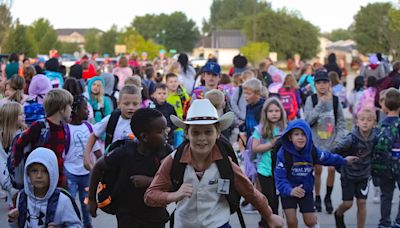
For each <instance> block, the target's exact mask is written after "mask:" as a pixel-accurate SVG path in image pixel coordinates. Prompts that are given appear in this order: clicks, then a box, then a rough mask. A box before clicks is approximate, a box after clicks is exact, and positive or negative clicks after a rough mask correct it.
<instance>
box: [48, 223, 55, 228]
mask: <svg viewBox="0 0 400 228" xmlns="http://www.w3.org/2000/svg"><path fill="white" fill-rule="evenodd" d="M56 227H57V225H56V224H55V223H54V222H51V223H49V225H48V226H47V228H56Z"/></svg>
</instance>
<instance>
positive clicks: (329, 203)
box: [324, 197, 333, 214]
mask: <svg viewBox="0 0 400 228" xmlns="http://www.w3.org/2000/svg"><path fill="white" fill-rule="evenodd" d="M324 203H325V209H326V212H328V214H332V212H333V206H332V200H331V198H327V197H325V199H324Z"/></svg>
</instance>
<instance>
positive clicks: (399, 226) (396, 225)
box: [392, 222, 400, 228]
mask: <svg viewBox="0 0 400 228" xmlns="http://www.w3.org/2000/svg"><path fill="white" fill-rule="evenodd" d="M392 228H400V224H398V223H397V222H396V223H394V224H393V226H392Z"/></svg>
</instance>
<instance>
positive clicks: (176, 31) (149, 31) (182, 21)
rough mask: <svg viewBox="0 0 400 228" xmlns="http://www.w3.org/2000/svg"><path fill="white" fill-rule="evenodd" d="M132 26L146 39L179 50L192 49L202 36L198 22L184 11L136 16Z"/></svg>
mask: <svg viewBox="0 0 400 228" xmlns="http://www.w3.org/2000/svg"><path fill="white" fill-rule="evenodd" d="M131 28H133V29H134V30H136V31H137V32H138V33H140V34H141V35H142V36H143V37H144V39H146V40H147V39H151V40H153V41H155V42H156V43H158V44H162V45H164V46H165V47H167V48H168V49H176V50H178V52H187V51H192V49H193V47H194V45H195V44H196V41H197V39H198V37H199V36H200V32H199V30H198V28H197V27H196V23H195V22H194V21H193V20H191V19H188V18H187V17H186V15H185V14H184V13H182V12H174V13H172V14H170V15H167V14H160V15H155V14H146V15H145V16H141V17H135V18H134V20H133V22H132V24H131Z"/></svg>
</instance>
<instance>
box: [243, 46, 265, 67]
mask: <svg viewBox="0 0 400 228" xmlns="http://www.w3.org/2000/svg"><path fill="white" fill-rule="evenodd" d="M240 52H241V53H242V54H243V55H244V56H246V58H247V59H248V60H249V62H251V63H252V64H253V66H256V64H257V63H258V62H259V61H261V60H262V59H265V57H267V56H268V54H269V44H268V43H265V42H248V43H247V45H246V46H243V47H241V48H240Z"/></svg>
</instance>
